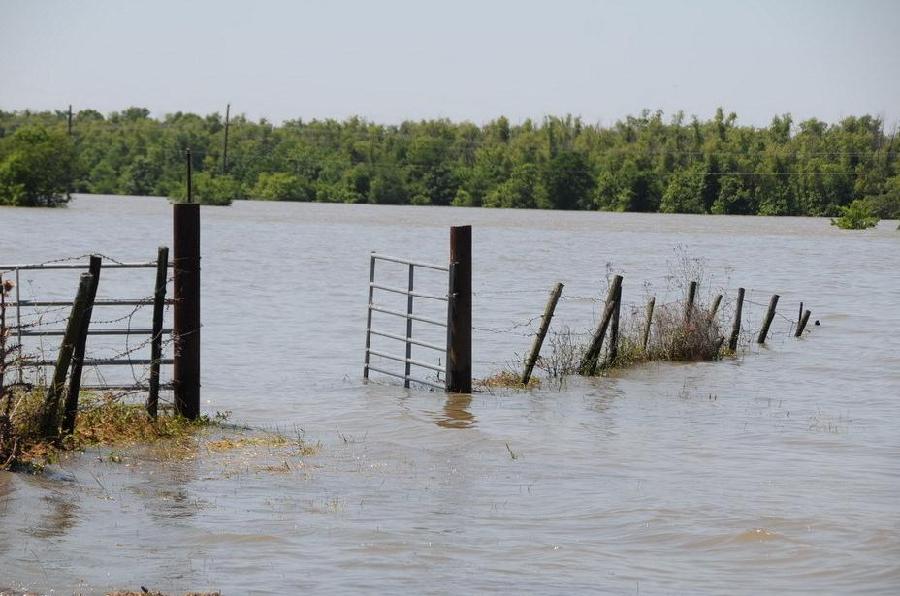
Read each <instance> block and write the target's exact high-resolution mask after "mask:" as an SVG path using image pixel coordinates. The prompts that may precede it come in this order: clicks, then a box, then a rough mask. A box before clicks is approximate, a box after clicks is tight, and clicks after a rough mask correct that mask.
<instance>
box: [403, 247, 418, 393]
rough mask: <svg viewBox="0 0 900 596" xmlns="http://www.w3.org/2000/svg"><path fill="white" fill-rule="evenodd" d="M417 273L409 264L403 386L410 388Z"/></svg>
mask: <svg viewBox="0 0 900 596" xmlns="http://www.w3.org/2000/svg"><path fill="white" fill-rule="evenodd" d="M414 271H415V266H414V265H413V264H412V263H410V264H409V286H408V287H409V293H408V294H407V295H406V314H407V317H406V362H405V365H406V366H405V367H404V369H403V386H404V387H407V388H409V375H410V374H411V373H412V370H411V368H410V367H411V364H410V362H409V360H410V358H412V343H411V342H410V340H411V339H412V332H413V328H412V324H413V322H412V316H411V315H412V314H413V295H412V292H413V275H414Z"/></svg>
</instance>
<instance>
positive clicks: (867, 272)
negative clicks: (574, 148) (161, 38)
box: [0, 197, 900, 594]
mask: <svg viewBox="0 0 900 596" xmlns="http://www.w3.org/2000/svg"><path fill="white" fill-rule="evenodd" d="M202 212H203V226H204V228H203V238H204V260H203V262H204V270H203V283H204V297H203V308H204V312H203V323H204V330H203V331H204V345H203V364H204V370H203V374H204V378H203V399H204V408H205V409H206V410H207V411H208V412H209V413H211V414H214V413H215V412H216V411H217V410H222V411H224V410H232V411H233V412H234V415H233V419H234V420H235V421H236V422H238V423H246V424H253V425H260V426H265V427H267V428H281V429H297V432H298V433H303V434H304V437H305V439H306V440H308V441H310V442H316V441H321V442H322V449H321V452H320V453H319V454H317V455H314V456H302V457H301V456H291V457H283V456H282V455H280V454H276V453H273V452H270V451H268V450H266V449H260V450H257V451H254V452H250V453H241V454H236V453H235V454H230V455H229V454H222V453H207V452H203V451H195V452H181V453H164V452H162V453H155V454H154V453H152V450H149V451H147V452H143V451H137V452H135V453H133V454H131V453H130V454H128V455H126V457H124V459H122V460H121V461H118V462H115V461H112V458H109V457H106V454H105V453H104V452H103V451H102V450H101V451H96V450H91V452H90V453H86V454H84V455H83V456H80V457H78V456H76V457H74V458H72V459H70V460H64V461H62V462H61V463H60V464H59V466H58V467H57V468H56V469H57V470H60V473H59V474H55V475H50V476H46V477H30V476H24V475H11V474H2V473H0V586H13V587H16V588H21V589H25V588H30V589H35V590H39V591H43V592H47V591H49V590H50V589H51V588H52V589H55V590H56V592H62V593H69V592H72V591H74V592H77V593H99V592H103V591H104V590H110V589H114V588H125V587H129V588H132V589H136V588H137V587H138V586H139V585H145V586H147V587H148V588H150V587H152V588H156V589H163V590H166V591H170V592H179V591H186V590H192V589H193V590H196V589H200V590H202V589H209V588H218V589H222V590H223V592H224V593H227V594H244V593H271V594H280V593H284V591H285V586H290V587H291V589H293V590H294V591H296V592H301V591H311V592H327V593H334V592H341V593H370V592H387V593H401V592H402V593H409V592H412V593H423V592H440V593H480V592H489V591H496V592H510V591H516V592H523V593H579V592H605V593H617V594H618V593H637V592H638V591H640V592H642V593H692V594H695V593H710V594H723V593H727V594H739V593H744V594H757V593H796V592H812V591H816V592H823V593H834V592H838V593H849V592H854V593H855V592H871V593H884V594H893V593H898V592H900V563H898V562H900V506H898V501H897V494H898V493H900V473H898V466H897V461H898V460H900V433H898V432H897V428H896V420H897V419H898V418H900V401H898V400H897V395H900V335H898V334H897V333H895V332H894V330H895V329H897V327H898V326H900V312H898V310H897V308H896V301H897V296H900V276H898V275H897V263H898V261H897V255H898V254H900V251H898V249H900V233H897V232H896V231H895V230H894V229H893V228H894V227H896V224H893V225H892V224H890V223H883V224H882V225H881V226H880V227H879V228H878V229H876V230H873V231H868V232H864V233H848V232H842V231H840V230H836V229H833V228H831V227H830V226H829V225H828V222H827V220H824V219H822V220H818V219H803V218H782V219H770V218H741V217H709V216H661V215H642V214H603V213H550V212H540V211H512V212H511V211H505V210H499V209H498V210H471V209H449V208H447V209H442V208H423V207H390V206H366V205H352V206H351V205H315V204H277V203H263V202H255V203H249V202H238V203H236V204H235V205H234V206H233V207H230V208H225V209H221V208H220V209H215V208H205V207H204V208H203V211H202ZM0 223H2V229H3V234H0V261H10V260H11V261H19V262H23V261H24V262H29V261H31V262H34V261H43V260H47V259H52V258H58V257H61V256H68V255H69V254H83V253H87V252H91V251H96V252H102V253H105V254H110V255H113V256H116V257H118V258H120V259H123V260H144V259H148V258H152V257H153V255H155V254H156V247H157V246H158V245H159V244H162V243H165V242H166V236H167V235H168V234H169V233H170V230H171V219H170V208H169V206H168V204H167V203H166V201H164V200H156V199H133V198H132V199H117V198H100V197H78V198H77V199H76V200H75V201H74V202H73V203H72V204H71V205H70V207H68V208H66V209H58V210H43V209H42V210H21V209H9V208H4V207H0ZM456 224H473V226H474V228H473V230H474V231H473V243H474V244H473V250H474V272H473V284H474V288H475V292H476V295H475V297H474V325H475V331H474V334H473V336H474V337H473V349H474V356H475V363H474V368H475V373H476V376H479V377H484V376H487V375H489V374H492V373H495V372H497V371H498V370H502V369H503V368H504V367H505V366H506V365H507V364H508V363H509V362H510V361H513V360H517V359H518V356H516V354H522V353H523V351H524V350H526V349H528V347H529V345H530V340H531V338H530V337H529V336H528V333H527V329H528V328H527V326H525V327H521V326H517V324H519V323H521V322H523V321H528V320H531V319H533V318H534V317H537V316H539V315H540V313H541V312H542V310H543V307H544V301H545V300H546V294H547V289H548V288H549V287H551V286H552V284H553V283H555V282H557V281H561V282H563V283H564V284H565V288H566V289H565V292H564V294H563V298H562V300H561V301H560V304H559V306H558V308H557V312H556V315H555V317H554V321H553V326H552V329H553V330H556V329H562V328H563V327H564V326H568V327H569V328H571V330H572V332H573V333H574V334H579V333H582V332H587V331H590V329H591V328H592V327H593V325H594V322H595V316H596V315H597V311H598V308H597V302H596V300H595V299H594V298H593V297H597V296H602V295H603V290H604V289H605V278H606V267H605V266H604V264H605V263H607V262H609V263H611V266H610V267H611V269H612V270H614V271H616V272H622V273H623V274H624V277H625V282H624V285H623V301H624V302H625V303H626V305H628V306H634V307H635V308H638V309H642V308H643V305H644V304H645V300H646V298H647V294H648V293H649V294H652V295H656V296H657V304H663V303H665V302H666V301H667V300H670V299H671V298H673V296H672V292H671V288H669V280H668V279H667V275H668V273H669V269H670V268H669V265H668V264H667V263H668V262H669V261H671V260H672V259H673V258H674V257H675V255H676V253H675V248H676V247H677V246H678V245H684V247H685V250H687V251H688V252H689V253H690V254H691V255H694V256H700V257H705V258H706V272H707V274H708V279H709V281H708V282H705V283H704V284H702V285H701V290H700V291H701V295H702V297H703V298H704V300H706V301H708V297H709V296H711V295H714V294H716V293H719V292H720V291H722V290H725V293H726V300H725V302H724V305H725V308H726V316H727V315H728V314H730V313H729V312H728V308H729V304H730V303H729V300H728V298H729V296H730V295H732V294H733V290H734V289H735V288H736V287H737V286H743V287H745V288H747V298H748V303H747V304H746V305H745V309H746V313H745V314H746V324H747V327H748V328H753V327H755V326H756V325H758V323H759V320H760V318H761V317H762V312H763V311H764V309H765V305H766V304H767V303H768V300H769V297H770V296H771V294H773V293H778V294H780V295H781V301H780V302H779V306H780V307H781V306H782V305H783V311H784V314H785V316H786V317H788V318H789V319H791V320H793V319H794V318H795V317H796V312H797V310H796V309H797V308H798V306H799V302H800V301H803V302H804V304H805V307H807V308H810V309H811V310H812V312H813V319H814V320H821V322H822V325H821V326H820V327H812V329H811V332H810V334H809V335H808V336H807V337H805V338H804V339H803V340H802V341H797V340H794V339H793V338H792V337H791V336H790V334H789V328H790V324H789V322H788V321H787V320H785V319H781V318H776V321H775V324H774V325H773V336H772V339H771V340H770V341H769V343H768V345H767V347H766V348H764V349H759V348H757V347H756V346H755V345H754V346H752V347H751V350H750V352H749V353H747V354H743V355H741V357H740V358H739V359H737V360H735V361H725V362H720V363H707V364H677V365H659V364H652V365H646V366H641V367H636V368H635V369H633V370H629V371H627V372H624V373H616V374H614V375H612V376H611V377H608V378H597V379H589V380H585V379H579V378H573V379H570V380H569V381H568V382H566V383H564V384H562V385H561V386H559V385H557V384H555V383H552V382H546V383H544V385H543V386H542V387H541V388H539V389H536V390H533V391H529V392H505V391H497V392H494V393H482V394H475V395H472V396H465V395H444V394H442V393H440V392H426V391H416V390H405V389H403V388H402V387H399V386H398V385H397V384H395V382H394V381H393V380H391V379H386V378H381V377H377V378H373V379H372V381H371V382H370V383H363V382H362V380H361V379H360V376H361V369H362V366H361V364H362V356H363V352H362V346H363V345H364V330H365V322H366V319H365V314H366V308H365V306H366V289H367V286H366V284H367V282H368V262H369V261H368V253H369V251H371V250H378V251H380V252H385V253H388V254H399V255H405V256H411V257H417V258H418V259H419V260H422V261H428V262H443V261H445V260H446V258H447V226H449V225H456ZM34 230H40V231H41V233H40V234H35V233H34ZM60 247H65V251H66V254H60V250H61V248H60ZM575 248H577V250H576V249H575ZM399 269H400V271H399V273H398V275H402V274H403V271H402V269H403V268H399ZM385 275H386V279H384V280H383V281H384V283H385V284H386V285H399V286H402V284H404V283H406V280H404V279H398V280H391V279H388V278H387V277H388V276H389V275H390V271H389V270H388V268H385ZM424 275H425V274H423V279H422V283H423V288H424V287H428V288H429V289H430V290H435V287H438V286H439V285H440V284H441V283H446V278H445V277H443V276H438V277H435V278H434V279H431V280H429V279H426V278H425V277H424ZM236 276H237V278H239V279H241V280H242V281H241V286H240V290H239V291H238V292H235V290H234V288H235V285H234V280H235V278H236ZM26 277H27V278H28V279H25V280H23V283H24V284H27V287H28V288H29V289H30V290H29V291H31V290H32V289H33V291H34V292H35V293H36V294H40V295H50V296H60V297H64V296H69V297H70V296H71V292H72V288H73V287H74V283H76V281H77V280H76V278H74V277H68V278H67V277H66V276H65V275H63V274H59V275H56V276H52V275H50V274H49V273H43V272H38V273H35V274H34V275H30V274H29V275H28V276H26ZM846 279H852V280H853V283H852V284H848V283H845V280H846ZM645 281H646V282H648V284H649V286H648V287H647V288H646V289H645V287H644V286H643V285H642V284H643V282H645ZM104 284H107V285H106V286H104ZM429 284H431V285H429ZM432 286H435V287H432ZM150 287H152V279H149V278H148V279H146V280H143V279H142V278H141V277H140V276H134V275H133V272H132V274H129V275H125V274H124V273H121V274H120V273H119V272H114V271H113V270H110V271H109V272H108V273H105V274H104V276H103V280H102V281H101V287H100V294H101V295H118V296H141V295H145V294H146V290H147V288H150ZM104 288H105V289H104ZM439 289H440V288H439V287H438V289H437V290H435V291H439ZM104 293H106V294H104ZM707 294H708V295H709V296H707ZM570 297H571V298H570ZM757 303H758V304H759V305H761V306H757V305H756V304H757ZM403 306H405V305H402V306H401V308H402V307H403ZM429 308H434V306H433V305H428V304H425V303H424V301H423V304H422V305H419V304H417V305H416V309H417V312H420V313H421V314H422V315H423V316H426V317H429V316H430V317H439V316H440V313H439V312H429V311H428V309H429ZM629 312H631V310H630V308H623V313H629ZM126 314H127V313H126ZM115 316H117V314H116V313H114V312H111V313H109V317H110V318H114V317H115ZM142 317H145V318H142ZM133 324H134V326H136V327H139V326H149V311H139V312H138V313H137V314H136V315H135V318H134V321H133ZM623 324H627V320H625V321H623ZM439 332H440V329H439V328H437V327H435V329H433V330H429V329H427V328H426V326H424V325H423V326H421V328H419V327H416V328H415V329H414V335H416V336H417V337H419V338H420V339H422V340H423V341H426V342H433V343H440V342H441V341H442V340H443V339H444V338H441V337H439ZM429 334H433V335H429ZM576 336H577V335H576ZM578 337H580V336H578ZM101 347H102V346H98V345H93V349H100V348H101ZM91 349H92V346H90V345H89V350H91ZM383 349H384V350H385V351H388V352H392V351H394V350H396V346H389V345H385V346H383ZM431 357H433V354H425V353H421V354H415V353H414V355H413V358H414V359H429V358H431ZM118 368H124V367H118ZM169 372H170V371H164V374H169ZM108 374H109V375H115V374H124V375H126V377H127V376H128V375H130V372H129V371H108ZM110 380H111V381H114V380H117V379H114V378H110ZM124 380H128V379H127V378H126V379H124ZM445 429H454V430H459V429H465V432H446V430H445ZM98 456H99V458H98ZM159 461H163V462H164V463H159ZM67 478H68V479H69V480H68V481H66V479H67ZM460 569H464V570H466V571H465V573H461V572H460Z"/></svg>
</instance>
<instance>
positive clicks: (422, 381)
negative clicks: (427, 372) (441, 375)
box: [369, 365, 446, 391]
mask: <svg viewBox="0 0 900 596" xmlns="http://www.w3.org/2000/svg"><path fill="white" fill-rule="evenodd" d="M369 370H374V371H375V372H379V373H381V374H383V375H388V376H391V377H396V378H398V379H403V380H404V381H406V380H408V381H412V382H413V383H420V384H422V385H428V386H429V387H434V388H435V389H439V390H441V391H443V390H444V389H446V388H445V387H444V386H443V385H438V384H437V383H433V382H431V381H426V380H425V379H417V378H416V377H413V376H409V375H401V374H398V373H395V372H391V371H389V370H384V369H383V368H378V367H377V366H371V365H370V366H369Z"/></svg>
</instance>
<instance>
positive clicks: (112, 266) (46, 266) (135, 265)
mask: <svg viewBox="0 0 900 596" xmlns="http://www.w3.org/2000/svg"><path fill="white" fill-rule="evenodd" d="M169 266H170V267H171V266H173V264H172V263H169ZM88 267H89V265H88V264H87V263H83V264H82V263H45V264H32V265H28V264H23V265H0V271H14V270H22V271H37V270H49V269H87V268H88ZM103 268H104V269H140V268H154V269H155V268H156V262H155V261H152V262H147V263H110V264H109V265H103Z"/></svg>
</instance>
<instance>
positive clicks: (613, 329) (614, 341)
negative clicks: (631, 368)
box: [605, 284, 622, 366]
mask: <svg viewBox="0 0 900 596" xmlns="http://www.w3.org/2000/svg"><path fill="white" fill-rule="evenodd" d="M621 312H622V285H621V284H619V289H618V291H617V292H616V306H615V308H614V309H613V315H612V321H611V322H610V324H609V353H608V354H607V355H606V364H605V366H612V365H613V364H615V362H616V359H617V358H618V357H619V315H620V314H621Z"/></svg>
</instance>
